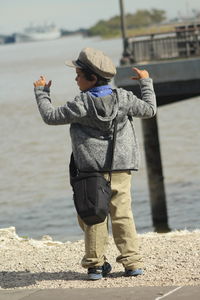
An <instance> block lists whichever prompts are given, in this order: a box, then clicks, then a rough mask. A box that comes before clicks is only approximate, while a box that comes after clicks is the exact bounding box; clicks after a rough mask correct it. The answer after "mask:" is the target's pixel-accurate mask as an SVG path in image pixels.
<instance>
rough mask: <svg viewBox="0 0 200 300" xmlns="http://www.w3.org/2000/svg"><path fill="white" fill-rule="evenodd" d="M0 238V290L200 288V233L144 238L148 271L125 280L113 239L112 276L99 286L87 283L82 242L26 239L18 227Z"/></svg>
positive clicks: (3, 232) (1, 231)
mask: <svg viewBox="0 0 200 300" xmlns="http://www.w3.org/2000/svg"><path fill="white" fill-rule="evenodd" d="M0 240H1V243H0V270H1V271H0V285H1V289H15V288H22V289H24V288H25V289H33V288H38V289H45V288H94V287H99V288H100V287H107V288H110V287H132V286H184V285H191V286H193V285H200V230H194V231H191V232H189V231H186V230H185V231H175V232H171V233H167V234H157V233H146V234H141V235H139V240H140V247H141V252H142V255H143V258H144V265H145V268H144V272H145V273H144V275H142V276H138V277H137V278H125V277H122V275H123V268H122V266H121V265H119V264H117V263H116V262H115V258H116V256H117V255H118V251H117V249H116V246H115V245H114V242H113V239H112V238H110V240H109V246H108V251H107V258H108V261H109V262H110V263H111V264H112V267H113V269H112V273H111V274H110V275H109V277H107V278H104V279H102V280H99V281H97V282H90V281H87V275H86V270H84V269H83V268H82V267H81V266H80V261H81V258H82V256H83V254H84V242H83V241H82V240H80V241H77V242H65V243H61V242H56V241H53V240H52V239H51V238H50V237H49V236H44V237H43V238H42V240H40V241H37V240H33V239H25V238H20V237H19V236H18V235H17V234H16V232H15V228H14V227H10V228H5V229H0Z"/></svg>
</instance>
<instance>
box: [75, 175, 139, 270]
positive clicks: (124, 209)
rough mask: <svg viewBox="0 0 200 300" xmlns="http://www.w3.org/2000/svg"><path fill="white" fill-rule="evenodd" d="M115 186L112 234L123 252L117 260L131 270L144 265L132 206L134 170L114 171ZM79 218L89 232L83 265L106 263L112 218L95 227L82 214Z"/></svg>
mask: <svg viewBox="0 0 200 300" xmlns="http://www.w3.org/2000/svg"><path fill="white" fill-rule="evenodd" d="M105 177H107V174H105ZM111 187H112V191H113V196H112V199H111V203H110V218H111V224H112V233H113V238H114V241H115V244H116V246H117V248H118V250H119V252H120V255H119V256H118V257H117V259H116V261H117V262H118V263H122V264H123V266H124V267H125V268H128V269H132V270H134V269H138V268H142V258H141V256H140V254H139V249H138V241H137V233H136V229H135V224H134V220H133V214H132V209H131V173H130V172H115V173H113V174H112V182H111ZM78 221H79V225H80V226H81V228H82V229H83V231H84V233H85V256H84V257H83V259H82V266H83V267H84V268H90V267H94V266H95V267H96V266H102V265H103V264H104V262H105V260H106V257H105V251H106V248H107V242H108V220H107V219H106V220H105V221H104V222H103V223H100V224H96V225H92V226H87V225H86V224H85V223H84V222H83V221H82V220H81V219H80V218H79V217H78Z"/></svg>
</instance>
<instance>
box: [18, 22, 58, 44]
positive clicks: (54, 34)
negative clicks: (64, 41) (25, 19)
mask: <svg viewBox="0 0 200 300" xmlns="http://www.w3.org/2000/svg"><path fill="white" fill-rule="evenodd" d="M60 37H61V31H60V30H59V29H58V28H57V27H56V26H55V25H54V24H50V25H43V26H30V27H27V28H25V30H24V32H22V33H16V34H15V42H16V43H20V42H36V41H45V40H54V39H58V38H60Z"/></svg>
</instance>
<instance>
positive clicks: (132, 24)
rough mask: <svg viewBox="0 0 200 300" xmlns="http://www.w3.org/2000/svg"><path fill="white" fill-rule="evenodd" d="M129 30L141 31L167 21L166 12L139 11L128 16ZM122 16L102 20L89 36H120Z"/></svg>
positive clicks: (127, 24)
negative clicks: (142, 28)
mask: <svg viewBox="0 0 200 300" xmlns="http://www.w3.org/2000/svg"><path fill="white" fill-rule="evenodd" d="M125 20H126V28H127V30H132V29H139V28H141V27H146V26H150V25H155V24H160V23H161V22H163V21H164V20H166V12H165V11H164V10H159V9H155V8H153V9H150V10H147V9H143V10H137V11H136V12H135V13H134V14H126V15H125ZM120 28H121V27H120V16H115V17H112V18H111V19H109V20H107V21H105V20H100V21H99V22H97V23H96V24H95V25H94V26H92V27H91V28H89V29H88V30H87V35H88V36H97V35H98V36H102V37H109V36H118V35H119V34H120Z"/></svg>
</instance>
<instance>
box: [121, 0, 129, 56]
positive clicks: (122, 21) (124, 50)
mask: <svg viewBox="0 0 200 300" xmlns="http://www.w3.org/2000/svg"><path fill="white" fill-rule="evenodd" d="M119 5H120V19H121V33H122V40H123V56H126V48H127V41H126V25H125V16H124V2H123V0H119Z"/></svg>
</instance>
